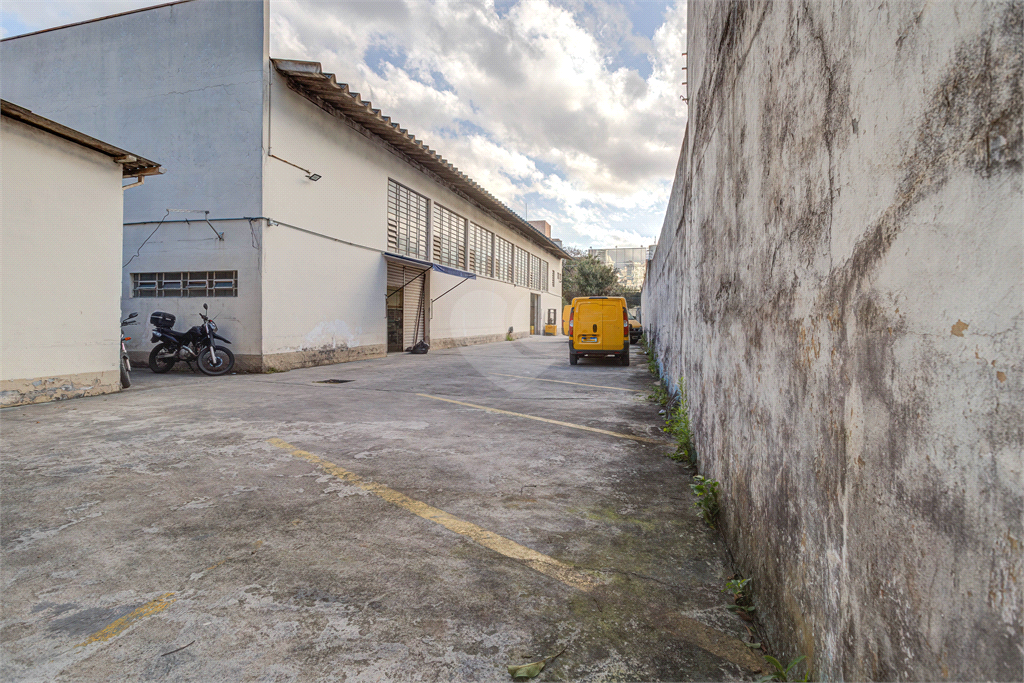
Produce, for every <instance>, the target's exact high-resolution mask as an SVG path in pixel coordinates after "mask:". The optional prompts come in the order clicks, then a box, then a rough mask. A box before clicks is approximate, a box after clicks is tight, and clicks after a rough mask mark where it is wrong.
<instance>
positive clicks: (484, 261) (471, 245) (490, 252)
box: [466, 223, 494, 277]
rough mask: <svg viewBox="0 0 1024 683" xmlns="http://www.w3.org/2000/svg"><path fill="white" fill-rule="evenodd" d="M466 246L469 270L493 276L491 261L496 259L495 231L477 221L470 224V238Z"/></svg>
mask: <svg viewBox="0 0 1024 683" xmlns="http://www.w3.org/2000/svg"><path fill="white" fill-rule="evenodd" d="M467 242H468V245H467V247H466V258H467V259H468V262H467V263H466V268H467V270H470V271H472V272H474V273H476V274H477V275H486V276H488V277H490V276H491V273H492V271H491V263H492V261H493V259H494V233H493V232H491V231H490V230H485V229H483V228H481V227H480V226H479V225H477V224H476V223H470V224H469V239H468V240H467Z"/></svg>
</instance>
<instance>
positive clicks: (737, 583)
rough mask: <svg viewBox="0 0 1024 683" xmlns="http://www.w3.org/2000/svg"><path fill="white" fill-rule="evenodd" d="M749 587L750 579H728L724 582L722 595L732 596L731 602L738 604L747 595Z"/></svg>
mask: <svg viewBox="0 0 1024 683" xmlns="http://www.w3.org/2000/svg"><path fill="white" fill-rule="evenodd" d="M749 585H750V579H730V580H728V581H726V582H725V590H723V591H722V592H723V593H728V594H729V595H731V596H732V598H733V600H734V601H736V602H740V600H742V599H743V597H744V596H745V595H746V594H747V591H746V589H747V586H749Z"/></svg>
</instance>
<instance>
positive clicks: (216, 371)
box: [199, 346, 235, 376]
mask: <svg viewBox="0 0 1024 683" xmlns="http://www.w3.org/2000/svg"><path fill="white" fill-rule="evenodd" d="M213 352H214V353H216V354H217V355H216V357H214V355H213V353H211V352H210V347H209V346H207V347H206V348H205V349H203V352H202V353H200V354H199V369H200V370H201V371H202V372H203V373H204V374H207V375H214V376H216V375H226V374H227V373H229V372H231V368H233V367H235V354H233V353H231V351H229V350H228V349H226V348H224V347H223V346H214V347H213ZM218 361H219V363H218Z"/></svg>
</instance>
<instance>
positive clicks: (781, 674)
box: [757, 655, 811, 683]
mask: <svg viewBox="0 0 1024 683" xmlns="http://www.w3.org/2000/svg"><path fill="white" fill-rule="evenodd" d="M764 658H765V660H767V662H768V663H769V664H771V666H772V669H774V671H772V672H771V673H769V674H768V675H767V676H761V678H759V679H757V683H768V681H783V682H786V681H789V672H790V671H792V670H793V667H795V666H796V665H797V664H799V663H800V662H802V661H803V660H804V658H805V657H804V655H800V656H799V657H797V658H796V659H794V660H793V661H792V662H790V663H789V664H788V665H787V666H782V662H780V661H779V660H777V659H775V657H772V656H771V655H765V656H764ZM800 680H803V681H809V680H811V670H810V668H809V667H808V669H807V671H806V672H805V673H804V677H803V678H802V679H800Z"/></svg>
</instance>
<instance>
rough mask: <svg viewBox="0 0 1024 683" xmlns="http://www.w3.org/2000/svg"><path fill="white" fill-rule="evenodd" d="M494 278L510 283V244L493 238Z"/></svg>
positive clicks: (495, 237)
mask: <svg viewBox="0 0 1024 683" xmlns="http://www.w3.org/2000/svg"><path fill="white" fill-rule="evenodd" d="M494 277H496V278H497V279H499V280H501V281H503V282H512V243H511V242H509V241H508V240H506V239H502V238H501V237H498V236H497V235H495V236H494Z"/></svg>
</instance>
